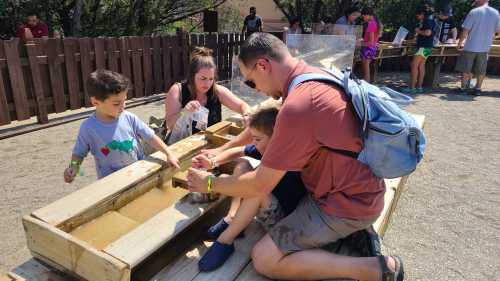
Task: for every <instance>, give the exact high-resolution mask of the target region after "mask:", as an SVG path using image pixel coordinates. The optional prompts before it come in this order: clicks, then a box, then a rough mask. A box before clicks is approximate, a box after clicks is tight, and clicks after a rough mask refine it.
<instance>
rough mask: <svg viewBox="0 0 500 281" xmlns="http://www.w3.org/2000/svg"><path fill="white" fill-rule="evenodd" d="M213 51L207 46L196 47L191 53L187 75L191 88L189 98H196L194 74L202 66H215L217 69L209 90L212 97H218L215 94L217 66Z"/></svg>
mask: <svg viewBox="0 0 500 281" xmlns="http://www.w3.org/2000/svg"><path fill="white" fill-rule="evenodd" d="M212 53H213V51H212V50H211V49H209V48H206V47H194V49H193V50H192V51H191V54H190V55H189V69H188V75H187V79H186V80H187V85H188V88H189V94H190V95H191V96H190V97H189V100H195V99H196V84H195V79H194V76H195V75H196V73H198V71H200V69H202V68H213V69H214V70H215V76H214V84H213V85H212V88H210V89H209V90H208V92H207V94H208V93H210V92H211V93H212V98H216V95H215V82H216V81H217V66H216V65H215V60H214V57H213V56H212Z"/></svg>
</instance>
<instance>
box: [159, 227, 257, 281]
mask: <svg viewBox="0 0 500 281" xmlns="http://www.w3.org/2000/svg"><path fill="white" fill-rule="evenodd" d="M263 235H264V230H263V229H262V227H261V226H260V225H259V224H258V223H257V222H253V223H252V224H250V225H249V226H248V227H247V229H246V230H245V237H244V238H242V239H236V240H235V242H234V243H235V252H234V253H233V254H232V255H231V257H230V258H229V259H228V260H227V261H226V263H225V264H224V265H223V266H222V267H220V268H219V269H217V270H215V271H212V272H209V273H206V272H199V271H198V260H199V259H200V258H201V256H203V254H205V252H206V251H207V249H208V247H210V245H212V243H209V242H199V243H197V244H195V245H193V246H192V247H191V248H190V249H189V250H188V251H186V252H185V253H184V254H182V255H180V256H179V257H178V258H177V259H176V260H175V261H174V262H173V263H171V264H169V265H168V266H166V267H165V268H164V269H163V270H162V271H160V272H158V274H157V275H155V276H154V278H153V279H152V280H157V281H166V280H197V281H199V280H234V279H235V278H236V276H238V274H239V273H240V272H241V271H242V270H243V268H244V267H245V266H246V265H247V264H248V263H249V261H250V252H251V249H252V247H253V246H254V245H255V243H256V242H257V241H258V240H259V239H260V238H261V237H262V236H263Z"/></svg>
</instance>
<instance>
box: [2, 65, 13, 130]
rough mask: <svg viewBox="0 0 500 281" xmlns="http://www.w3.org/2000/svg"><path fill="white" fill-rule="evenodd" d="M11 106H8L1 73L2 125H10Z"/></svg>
mask: <svg viewBox="0 0 500 281" xmlns="http://www.w3.org/2000/svg"><path fill="white" fill-rule="evenodd" d="M10 121H11V120H10V114H9V105H8V104H7V92H6V90H5V84H4V82H3V75H2V73H1V71H0V125H6V124H9V123H10Z"/></svg>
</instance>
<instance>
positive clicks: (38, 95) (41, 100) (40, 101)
mask: <svg viewBox="0 0 500 281" xmlns="http://www.w3.org/2000/svg"><path fill="white" fill-rule="evenodd" d="M38 49H39V46H37V45H36V44H34V43H28V44H26V51H27V53H28V60H29V63H30V69H31V79H32V80H33V91H34V94H35V102H36V108H37V120H38V123H40V124H46V123H49V116H48V113H47V104H46V101H45V96H44V94H43V83H42V77H41V76H40V67H39V65H38V60H37V54H38V53H39V50H38Z"/></svg>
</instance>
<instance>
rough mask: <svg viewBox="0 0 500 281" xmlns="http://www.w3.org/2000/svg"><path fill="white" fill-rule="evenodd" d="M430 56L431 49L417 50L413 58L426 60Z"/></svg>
mask: <svg viewBox="0 0 500 281" xmlns="http://www.w3.org/2000/svg"><path fill="white" fill-rule="evenodd" d="M431 54H432V48H418V50H417V52H416V53H415V56H421V57H423V58H424V59H427V58H428V57H429V56H430V55H431Z"/></svg>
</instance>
